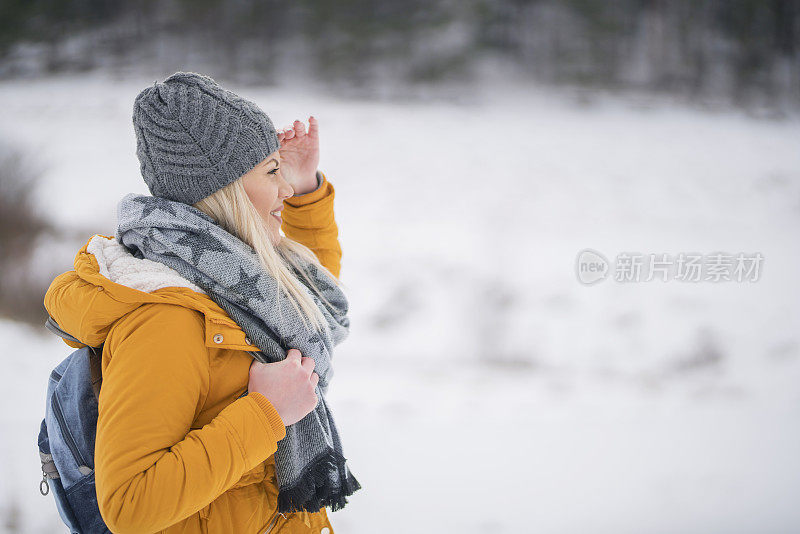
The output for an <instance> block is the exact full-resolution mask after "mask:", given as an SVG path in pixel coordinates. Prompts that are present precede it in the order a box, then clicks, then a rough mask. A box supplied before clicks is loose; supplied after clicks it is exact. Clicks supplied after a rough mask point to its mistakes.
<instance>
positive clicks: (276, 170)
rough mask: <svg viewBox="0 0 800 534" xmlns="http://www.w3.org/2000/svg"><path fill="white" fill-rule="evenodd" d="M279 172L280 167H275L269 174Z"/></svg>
mask: <svg viewBox="0 0 800 534" xmlns="http://www.w3.org/2000/svg"><path fill="white" fill-rule="evenodd" d="M279 170H280V167H275V168H274V169H272V170H271V171H269V174H277V172H278V171H279Z"/></svg>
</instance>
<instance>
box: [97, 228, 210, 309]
mask: <svg viewBox="0 0 800 534" xmlns="http://www.w3.org/2000/svg"><path fill="white" fill-rule="evenodd" d="M86 251H87V252H88V253H89V254H92V255H94V257H95V259H97V264H98V265H99V266H100V274H102V275H103V276H105V277H106V278H108V279H109V280H111V281H112V282H116V283H117V284H120V285H123V286H126V287H130V288H132V289H137V290H139V291H143V292H145V293H152V292H153V291H155V290H156V289H161V288H163V287H188V288H189V289H191V290H193V291H197V292H198V293H203V294H206V292H205V291H203V290H202V289H201V288H199V287H198V286H196V285H194V284H193V283H192V282H190V281H189V280H187V279H186V278H184V277H183V276H181V275H180V274H179V273H178V271H176V270H175V269H172V268H171V267H167V266H166V265H164V264H163V263H158V262H157V261H152V260H148V259H145V258H141V259H140V258H137V257H136V256H134V255H133V254H131V253H130V252H128V249H126V248H125V247H124V246H122V245H121V244H120V243H119V242H117V240H116V239H113V238H112V239H108V238H106V237H104V236H102V235H100V234H95V236H94V237H92V238H91V239H90V240H89V244H88V245H87V246H86Z"/></svg>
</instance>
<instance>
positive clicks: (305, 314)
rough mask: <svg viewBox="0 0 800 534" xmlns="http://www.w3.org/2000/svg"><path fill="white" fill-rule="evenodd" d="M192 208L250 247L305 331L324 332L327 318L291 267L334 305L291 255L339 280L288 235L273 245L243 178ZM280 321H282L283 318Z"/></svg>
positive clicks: (276, 296)
mask: <svg viewBox="0 0 800 534" xmlns="http://www.w3.org/2000/svg"><path fill="white" fill-rule="evenodd" d="M193 206H194V207H195V208H197V209H199V210H200V211H202V212H203V213H205V214H206V215H208V216H210V217H211V218H213V219H214V220H215V221H217V223H218V224H219V225H220V226H222V227H223V228H224V229H225V230H227V231H228V232H229V233H231V234H233V235H235V236H236V237H238V238H239V239H240V240H242V241H243V242H245V243H247V244H248V245H250V246H251V247H252V248H253V250H254V251H255V252H256V254H257V256H258V258H259V260H260V262H261V265H262V266H263V267H264V269H265V270H266V271H267V272H268V273H269V274H270V275H271V276H272V278H273V279H275V280H276V281H277V284H276V290H275V291H276V292H275V295H274V297H275V298H276V299H277V298H278V296H279V292H282V293H283V294H284V295H286V296H287V297H288V298H289V302H291V304H292V306H293V307H294V309H295V310H297V313H298V315H300V317H301V318H302V320H303V324H304V325H305V326H306V329H309V326H311V327H313V329H314V330H316V331H317V332H322V331H323V329H324V328H325V327H326V325H327V322H326V320H325V316H324V315H323V314H322V312H321V311H320V309H319V307H318V306H317V305H316V303H315V302H314V301H313V300H312V298H311V297H310V296H309V294H308V293H307V292H306V291H304V288H303V283H302V282H301V281H300V280H299V279H298V278H297V277H296V276H295V274H294V273H293V272H292V270H291V269H290V266H291V267H294V269H295V270H296V271H297V272H298V273H300V274H301V276H302V277H303V278H304V279H305V280H306V282H307V283H308V286H309V288H311V289H312V290H313V291H314V292H315V293H316V294H317V296H318V297H319V298H320V299H321V300H322V301H323V302H324V303H325V304H326V305H327V306H328V307H332V306H331V304H330V302H329V301H328V300H327V299H326V298H325V297H324V296H323V295H322V292H321V291H320V289H319V287H317V285H316V284H315V283H314V281H313V280H312V279H311V277H310V276H308V273H306V271H305V269H304V268H303V266H302V265H301V264H299V263H298V262H296V261H295V260H294V256H293V254H291V253H294V254H296V255H297V256H299V257H300V258H302V259H304V260H306V261H307V262H309V263H313V264H315V265H317V267H318V268H319V269H320V270H321V271H323V272H326V273H328V274H329V275H330V276H331V278H332V279H333V280H334V281H335V283H336V285H337V286H338V285H340V282H339V280H338V279H337V278H336V277H335V276H334V275H333V273H331V272H330V271H329V270H328V269H327V268H326V267H325V266H324V265H322V264H321V263H320V262H319V260H318V259H317V257H316V255H315V254H314V252H312V251H311V249H309V248H308V247H306V246H305V245H302V244H301V243H298V242H296V241H292V240H291V239H289V238H288V237H285V236H281V239H280V241H279V242H278V243H277V244H275V245H273V243H272V239H271V238H270V233H269V230H268V229H267V226H266V224H265V223H264V220H263V219H262V218H261V214H259V212H258V210H257V209H256V207H255V205H253V203H252V202H251V201H250V197H249V196H248V195H247V192H246V191H245V189H244V184H243V183H242V179H241V178H239V179H238V180H236V181H234V182H232V183H230V184H228V185H226V186H225V187H223V188H222V189H219V190H217V191H215V192H214V193H212V194H211V195H210V196H208V197H206V198H204V199H202V200H200V201H198V202H196V203H195V204H193ZM279 310H280V308H279ZM281 321H283V317H281Z"/></svg>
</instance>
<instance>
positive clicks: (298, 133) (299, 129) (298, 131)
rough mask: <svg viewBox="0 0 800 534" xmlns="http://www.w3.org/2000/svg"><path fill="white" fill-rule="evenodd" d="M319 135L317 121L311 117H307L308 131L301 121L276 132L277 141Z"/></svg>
mask: <svg viewBox="0 0 800 534" xmlns="http://www.w3.org/2000/svg"><path fill="white" fill-rule="evenodd" d="M318 133H319V121H317V119H316V118H315V117H314V116H313V115H311V116H310V117H308V130H306V125H305V123H304V122H303V121H301V120H296V121H294V123H293V124H292V125H291V126H286V127H284V128H281V129H280V130H278V132H277V134H278V141H280V142H283V141H289V140H290V139H295V138H300V137H303V136H305V135H310V136H311V137H315V136H316V135H317V134H318Z"/></svg>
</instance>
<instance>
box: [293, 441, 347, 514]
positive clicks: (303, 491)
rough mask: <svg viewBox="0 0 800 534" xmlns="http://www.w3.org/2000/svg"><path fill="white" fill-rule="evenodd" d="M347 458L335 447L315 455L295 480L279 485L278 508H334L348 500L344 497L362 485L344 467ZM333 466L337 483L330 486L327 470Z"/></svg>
mask: <svg viewBox="0 0 800 534" xmlns="http://www.w3.org/2000/svg"><path fill="white" fill-rule="evenodd" d="M346 461H347V459H346V458H345V457H343V456H342V455H340V454H338V453H337V452H336V451H334V450H329V451H326V452H324V453H322V454H321V455H320V456H318V457H317V458H315V459H314V461H313V462H311V463H310V464H309V465H308V466H307V467H306V469H305V471H304V472H303V474H302V476H300V477H299V479H298V481H297V484H295V485H294V486H292V487H290V488H286V489H284V488H281V489H280V491H279V492H278V512H281V513H289V512H300V511H303V510H305V511H307V512H312V513H313V512H319V509H320V508H322V507H323V506H329V507H330V508H331V511H333V512H335V511H336V510H339V509H341V508H344V506H345V504H347V499H346V497H348V496H350V495H352V494H353V493H355V492H356V491H357V490H359V489H361V484H359V482H358V480H356V478H355V477H354V476H353V475H352V474H351V473H350V472H349V470H348V469H347V468H346V467H345V462H346ZM332 469H336V472H337V473H339V482H340V484H339V485H338V486H337V487H333V486H332V485H331V484H330V480H329V478H328V473H329V472H330V471H331V470H332Z"/></svg>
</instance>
